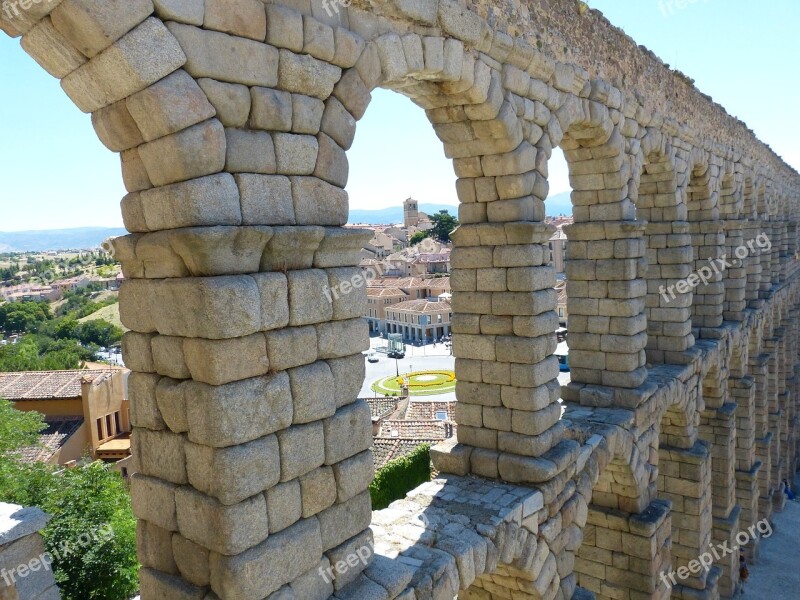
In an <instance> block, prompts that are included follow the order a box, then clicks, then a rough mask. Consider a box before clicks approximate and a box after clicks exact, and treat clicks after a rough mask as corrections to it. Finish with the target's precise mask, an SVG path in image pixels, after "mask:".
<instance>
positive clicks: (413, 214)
mask: <svg viewBox="0 0 800 600" xmlns="http://www.w3.org/2000/svg"><path fill="white" fill-rule="evenodd" d="M403 221H404V223H405V226H406V228H408V227H416V226H417V225H418V224H419V207H418V205H417V201H416V200H414V199H413V198H407V199H406V200H405V201H404V202H403Z"/></svg>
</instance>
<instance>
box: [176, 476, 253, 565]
mask: <svg viewBox="0 0 800 600" xmlns="http://www.w3.org/2000/svg"><path fill="white" fill-rule="evenodd" d="M175 499H176V502H175V504H176V507H177V511H178V527H179V529H180V532H181V535H182V536H183V537H185V538H186V539H188V540H191V541H193V542H195V543H197V544H200V545H202V546H203V547H205V548H208V549H209V550H212V551H214V552H218V553H220V554H223V555H226V556H234V555H237V554H241V553H242V552H244V551H245V550H247V549H248V548H252V547H254V546H256V545H258V544H260V543H261V542H263V541H264V540H265V539H266V538H267V535H268V526H267V503H266V500H265V499H264V496H263V495H258V496H253V497H252V498H249V499H247V500H244V501H243V502H240V503H238V504H234V505H232V506H225V505H223V504H220V503H219V502H218V501H217V500H215V499H214V498H211V497H209V496H206V495H205V494H201V493H200V492H198V491H196V490H194V489H192V488H191V487H181V488H178V489H177V491H176V492H175ZM212 561H213V558H212ZM213 575H214V573H213V565H212V578H213Z"/></svg>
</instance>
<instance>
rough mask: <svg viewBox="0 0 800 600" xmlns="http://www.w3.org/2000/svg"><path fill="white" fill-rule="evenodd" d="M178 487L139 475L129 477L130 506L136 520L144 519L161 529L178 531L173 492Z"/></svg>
mask: <svg viewBox="0 0 800 600" xmlns="http://www.w3.org/2000/svg"><path fill="white" fill-rule="evenodd" d="M177 489H178V487H177V486H175V485H173V484H171V483H169V482H166V481H162V480H160V479H156V478H153V477H146V476H144V475H142V474H140V473H134V474H133V475H132V476H131V505H132V507H133V514H134V515H135V516H136V518H137V519H144V520H145V521H149V522H150V523H153V524H155V525H158V526H159V527H161V528H163V529H168V530H170V531H177V530H178V520H177V517H176V512H175V490H177Z"/></svg>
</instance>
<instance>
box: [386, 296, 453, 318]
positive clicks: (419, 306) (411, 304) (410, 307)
mask: <svg viewBox="0 0 800 600" xmlns="http://www.w3.org/2000/svg"><path fill="white" fill-rule="evenodd" d="M386 310H387V311H394V310H404V311H408V312H414V313H422V314H425V313H438V312H441V311H443V310H450V302H448V301H447V300H441V301H439V302H431V301H430V300H424V299H419V300H409V301H407V302H398V303H397V304H393V305H392V306H391V307H387V308H386Z"/></svg>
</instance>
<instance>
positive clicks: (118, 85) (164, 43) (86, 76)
mask: <svg viewBox="0 0 800 600" xmlns="http://www.w3.org/2000/svg"><path fill="white" fill-rule="evenodd" d="M185 62H186V55H185V54H184V53H183V50H182V49H181V47H180V45H179V44H178V41H177V40H176V39H175V37H174V36H172V35H171V34H170V32H169V31H168V30H167V28H166V27H164V25H163V24H162V23H161V22H160V21H159V20H158V19H154V18H149V19H146V20H145V21H144V22H143V23H142V24H141V25H139V26H138V27H136V29H134V30H133V31H131V32H130V33H128V34H126V35H125V36H124V37H123V38H122V39H120V40H118V41H116V42H115V43H114V44H113V45H112V46H111V47H109V48H106V49H105V50H104V51H103V52H102V53H100V54H99V55H97V56H96V57H95V58H93V59H92V60H90V61H89V62H87V63H86V64H84V65H82V66H80V67H78V68H77V69H75V70H74V71H72V72H71V73H70V74H69V75H67V76H66V77H65V78H64V79H63V80H62V81H61V87H62V88H63V89H64V91H65V92H66V93H67V95H68V96H69V97H70V99H72V101H73V102H74V103H75V104H76V105H77V106H78V108H80V109H81V110H82V111H83V112H94V111H95V110H97V109H98V108H102V107H104V106H108V105H109V104H113V103H114V102H116V101H118V100H122V99H123V98H127V97H128V96H130V95H131V94H134V93H136V92H139V91H141V90H143V89H145V88H146V87H148V86H149V85H151V84H152V83H155V82H156V81H158V80H159V79H162V78H163V77H165V76H167V75H169V74H170V73H172V72H173V71H175V70H176V69H179V68H180V67H181V66H183V64H184V63H185Z"/></svg>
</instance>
